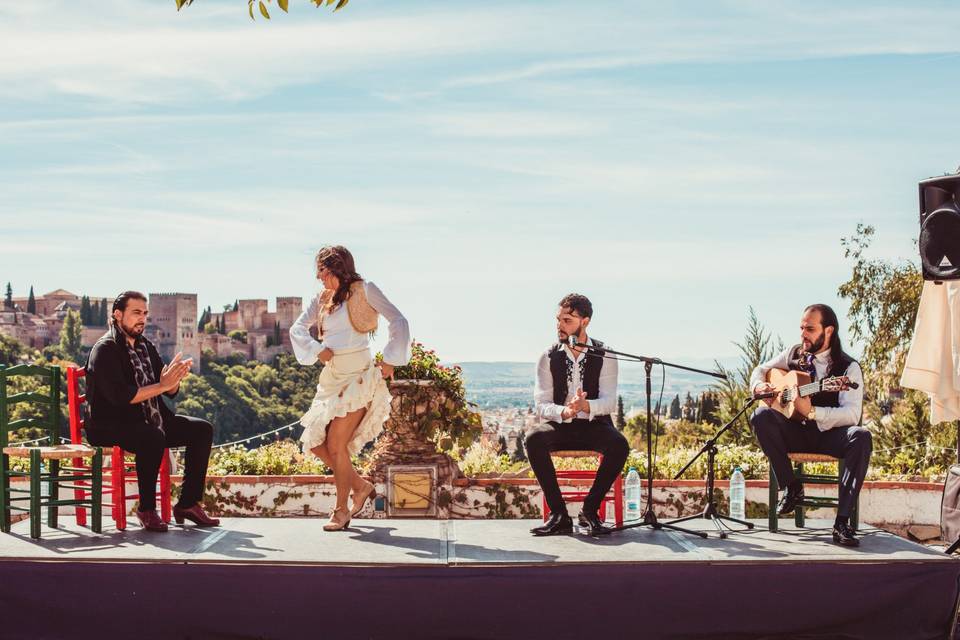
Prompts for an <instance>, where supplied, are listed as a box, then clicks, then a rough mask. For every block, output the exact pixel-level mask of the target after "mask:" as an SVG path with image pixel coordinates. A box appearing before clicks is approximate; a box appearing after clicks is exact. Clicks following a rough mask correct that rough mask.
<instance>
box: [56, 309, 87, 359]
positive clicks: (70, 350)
mask: <svg viewBox="0 0 960 640" xmlns="http://www.w3.org/2000/svg"><path fill="white" fill-rule="evenodd" d="M82 342H83V323H82V322H81V321H80V314H79V313H77V312H76V311H74V310H73V309H68V310H67V315H66V316H65V317H64V319H63V327H62V328H61V329H60V351H61V353H63V355H64V356H66V358H67V359H69V360H72V361H73V362H79V361H80V351H81V345H82Z"/></svg>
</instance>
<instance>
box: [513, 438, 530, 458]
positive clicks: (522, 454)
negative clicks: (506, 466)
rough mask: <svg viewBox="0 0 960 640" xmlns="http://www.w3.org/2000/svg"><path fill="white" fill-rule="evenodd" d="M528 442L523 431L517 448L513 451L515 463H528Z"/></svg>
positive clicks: (518, 439)
mask: <svg viewBox="0 0 960 640" xmlns="http://www.w3.org/2000/svg"><path fill="white" fill-rule="evenodd" d="M526 441H527V436H526V434H525V433H523V432H522V431H521V432H520V435H518V436H517V448H516V449H514V450H513V461H514V462H526V461H527V448H526V446H525V445H524V443H525V442H526Z"/></svg>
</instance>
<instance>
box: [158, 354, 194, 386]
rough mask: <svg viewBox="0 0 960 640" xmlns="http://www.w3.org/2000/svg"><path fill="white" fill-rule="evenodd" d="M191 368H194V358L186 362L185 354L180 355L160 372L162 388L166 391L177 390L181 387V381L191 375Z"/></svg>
mask: <svg viewBox="0 0 960 640" xmlns="http://www.w3.org/2000/svg"><path fill="white" fill-rule="evenodd" d="M191 366H193V358H187V359H186V360H184V359H183V353H178V354H177V355H175V356H174V357H173V360H171V361H170V363H169V364H167V365H165V366H164V367H163V369H162V370H161V371H160V386H161V387H163V389H165V390H166V391H170V390H173V389H176V388H177V387H178V386H180V381H181V380H183V379H184V378H185V377H186V376H187V375H189V373H190V367H191Z"/></svg>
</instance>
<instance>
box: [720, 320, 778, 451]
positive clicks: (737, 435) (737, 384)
mask: <svg viewBox="0 0 960 640" xmlns="http://www.w3.org/2000/svg"><path fill="white" fill-rule="evenodd" d="M733 344H734V345H736V347H737V349H738V350H739V351H740V366H738V367H737V368H736V369H734V370H728V369H725V368H724V367H723V365H721V364H720V363H719V362H716V363H715V364H716V367H717V371H719V372H720V373H722V374H724V375H726V376H727V377H726V379H725V380H723V381H722V382H718V383H716V384H714V385H713V390H714V391H716V393H717V397H718V406H717V410H716V411H715V415H716V419H717V421H718V424H726V423H727V422H728V421H729V420H730V419H731V418H733V416H735V415H736V414H737V412H738V411H740V409H741V408H742V407H743V405H744V404H745V403H746V402H747V401H748V400H749V398H750V395H751V393H752V390H751V389H750V376H751V374H753V370H754V369H755V368H756V367H757V365H759V364H760V363H762V362H766V361H767V360H770V359H771V358H773V356H775V355H776V354H777V353H779V352H781V351H783V341H782V340H780V339H779V338H777V340H774V339H773V336H771V334H770V333H769V332H767V330H766V329H764V327H763V325H762V324H760V319H759V318H757V313H756V311H754V310H753V307H749V314H748V316H747V334H746V336H744V338H743V340H742V341H741V342H734V343H733ZM731 431H732V432H733V436H732V437H733V440H734V442H737V443H740V442H742V441H743V438H744V436H743V435H741V432H740V431H739V430H737V429H731ZM747 437H752V436H747Z"/></svg>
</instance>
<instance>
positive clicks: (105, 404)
mask: <svg viewBox="0 0 960 640" xmlns="http://www.w3.org/2000/svg"><path fill="white" fill-rule="evenodd" d="M139 339H140V340H143V341H144V342H145V343H146V345H147V352H148V353H149V354H150V364H151V365H152V366H153V377H154V380H158V381H159V380H160V371H161V370H162V369H163V360H161V359H160V353H159V352H158V351H157V348H156V347H154V346H153V343H151V342H150V341H149V340H147V339H146V338H143V337H141V338H139ZM125 340H126V337H125V336H124V335H123V332H122V331H120V330H118V329H117V328H116V327H111V328H110V330H108V331H107V332H106V333H105V334H103V336H102V337H101V338H100V339H99V340H97V343H96V344H95V345H93V349H92V350H91V351H90V356H89V358H88V359H87V404H88V406H89V407H90V412H89V415H88V416H87V421H86V425H85V427H86V429H87V430H88V431H103V430H113V429H117V428H118V427H122V426H123V425H125V424H129V423H135V422H146V420H145V418H144V416H143V408H142V407H141V406H140V404H139V403H138V404H130V401H131V400H133V398H134V396H136V395H137V391H138V390H139V387H138V386H137V381H136V377H134V373H133V365H132V364H131V363H130V356H129V354H128V353H127V346H126V344H124V341H125ZM164 395H167V396H168V397H171V398H172V397H174V396H175V395H176V392H168V393H166V394H164ZM158 404H159V405H160V415H162V416H163V420H164V422H166V421H167V420H169V419H170V418H173V412H172V411H171V410H170V408H169V407H168V406H167V404H166V403H165V402H164V401H163V400H159V401H158Z"/></svg>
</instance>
